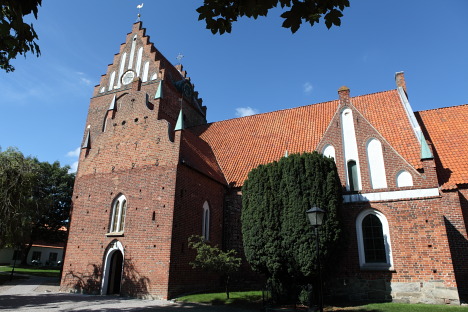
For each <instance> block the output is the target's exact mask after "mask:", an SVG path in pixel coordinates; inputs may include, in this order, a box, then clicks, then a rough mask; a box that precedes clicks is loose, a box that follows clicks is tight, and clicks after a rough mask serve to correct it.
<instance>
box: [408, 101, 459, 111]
mask: <svg viewBox="0 0 468 312" xmlns="http://www.w3.org/2000/svg"><path fill="white" fill-rule="evenodd" d="M461 106H468V103H467V104H461V105H452V106H445V107H437V108H431V109H426V110H422V111H417V112H416V113H423V112H430V111H436V110H443V109H447V108H456V107H461Z"/></svg>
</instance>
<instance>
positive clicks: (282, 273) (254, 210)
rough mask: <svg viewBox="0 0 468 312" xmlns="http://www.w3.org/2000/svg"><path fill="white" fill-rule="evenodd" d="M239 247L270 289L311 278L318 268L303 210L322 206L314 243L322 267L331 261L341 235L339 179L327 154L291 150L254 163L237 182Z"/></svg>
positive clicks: (281, 291) (281, 290) (286, 288)
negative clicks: (240, 182) (239, 192)
mask: <svg viewBox="0 0 468 312" xmlns="http://www.w3.org/2000/svg"><path fill="white" fill-rule="evenodd" d="M242 195H243V196H242V219H241V220H242V235H243V240H244V242H243V243H244V252H245V256H246V258H247V261H248V262H249V263H250V265H251V266H252V268H253V269H254V270H255V271H257V272H260V273H263V274H264V275H265V276H266V277H267V278H268V282H269V284H270V287H272V291H273V293H275V294H278V295H282V296H290V295H291V294H292V291H293V289H292V288H291V287H290V286H293V285H301V284H307V283H309V282H311V281H313V279H314V277H315V276H316V274H317V272H318V270H317V269H318V267H317V256H318V255H317V254H316V237H315V234H314V231H313V229H312V227H311V226H310V224H309V221H308V219H307V216H306V213H305V212H306V211H307V210H308V209H309V208H311V207H312V206H318V207H320V208H322V209H323V210H325V211H326V215H325V220H324V224H323V225H322V226H321V227H320V234H319V248H320V259H321V262H322V264H326V265H325V267H324V269H325V270H326V269H327V268H329V267H330V265H332V263H333V261H332V260H333V258H334V257H333V256H334V255H335V253H336V251H337V247H338V242H339V239H340V233H341V230H340V225H339V218H338V207H339V205H340V204H341V185H340V182H339V178H338V174H337V171H336V166H335V163H334V161H333V160H332V159H330V158H327V157H323V156H322V155H320V154H318V153H317V152H314V153H304V154H294V155H290V156H289V157H283V158H282V159H281V160H279V161H278V162H273V163H270V164H266V165H260V166H259V167H257V168H255V169H253V170H252V171H251V172H250V173H249V175H248V179H247V180H246V181H245V183H244V186H243V188H242Z"/></svg>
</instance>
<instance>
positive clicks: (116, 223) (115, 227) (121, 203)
mask: <svg viewBox="0 0 468 312" xmlns="http://www.w3.org/2000/svg"><path fill="white" fill-rule="evenodd" d="M126 212H127V198H126V197H125V196H124V195H119V196H118V197H117V198H116V199H115V200H114V202H113V204H112V217H111V222H110V227H109V233H122V232H123V231H124V226H125V214H126Z"/></svg>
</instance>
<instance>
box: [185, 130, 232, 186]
mask: <svg viewBox="0 0 468 312" xmlns="http://www.w3.org/2000/svg"><path fill="white" fill-rule="evenodd" d="M180 159H181V160H182V161H183V163H184V164H185V165H187V166H189V167H191V168H193V169H195V170H197V171H199V172H201V173H202V174H204V175H206V176H208V177H210V178H212V179H214V180H216V181H218V182H220V183H222V184H227V183H226V179H225V178H224V175H223V172H222V171H221V168H219V165H218V162H217V160H216V157H215V155H214V154H213V151H212V150H211V147H210V146H209V145H208V144H207V143H206V142H205V141H203V140H202V139H200V138H199V137H197V136H196V135H194V134H193V133H191V132H190V131H182V136H181V149H180Z"/></svg>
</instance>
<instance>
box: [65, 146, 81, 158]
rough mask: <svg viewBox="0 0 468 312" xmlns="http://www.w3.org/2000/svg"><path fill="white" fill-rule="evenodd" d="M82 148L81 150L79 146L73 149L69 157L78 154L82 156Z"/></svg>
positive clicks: (68, 154)
mask: <svg viewBox="0 0 468 312" xmlns="http://www.w3.org/2000/svg"><path fill="white" fill-rule="evenodd" d="M80 150H81V148H80V147H79V146H78V147H77V148H76V149H74V150H73V151H69V152H68V153H67V157H78V156H80Z"/></svg>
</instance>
